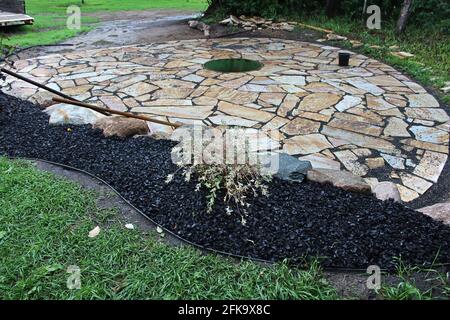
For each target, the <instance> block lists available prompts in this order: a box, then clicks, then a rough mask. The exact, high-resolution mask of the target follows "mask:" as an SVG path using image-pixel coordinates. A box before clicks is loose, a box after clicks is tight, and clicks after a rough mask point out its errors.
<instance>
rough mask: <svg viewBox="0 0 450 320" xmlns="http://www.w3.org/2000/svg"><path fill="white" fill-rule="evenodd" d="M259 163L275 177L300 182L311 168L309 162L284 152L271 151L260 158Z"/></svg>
mask: <svg viewBox="0 0 450 320" xmlns="http://www.w3.org/2000/svg"><path fill="white" fill-rule="evenodd" d="M260 161H261V165H262V167H263V169H264V170H267V171H268V173H271V174H274V175H275V176H276V177H278V178H280V179H283V180H289V181H297V182H302V181H303V180H304V179H305V177H306V173H307V172H308V170H311V169H312V165H311V162H309V161H302V160H299V159H297V158H295V157H293V156H291V155H288V154H286V153H272V154H269V155H265V156H263V157H261V158H260Z"/></svg>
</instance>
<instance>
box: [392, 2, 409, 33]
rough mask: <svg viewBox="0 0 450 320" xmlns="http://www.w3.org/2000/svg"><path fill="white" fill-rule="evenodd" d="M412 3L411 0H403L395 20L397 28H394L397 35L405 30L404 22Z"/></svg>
mask: <svg viewBox="0 0 450 320" xmlns="http://www.w3.org/2000/svg"><path fill="white" fill-rule="evenodd" d="M412 3H413V0H403V3H402V8H401V10H400V16H399V17H398V20H397V28H396V30H395V31H396V33H397V35H399V34H401V33H402V32H403V31H404V30H405V27H406V22H407V20H408V18H409V15H410V14H411V7H412Z"/></svg>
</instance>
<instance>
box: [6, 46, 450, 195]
mask: <svg viewBox="0 0 450 320" xmlns="http://www.w3.org/2000/svg"><path fill="white" fill-rule="evenodd" d="M338 50H339V49H338V48H335V47H330V46H324V45H319V44H312V43H305V42H297V41H290V40H279V39H253V38H252V39H248V38H236V39H215V40H206V39H200V40H180V41H169V42H164V43H154V44H149V45H135V46H125V47H118V48H107V49H96V50H88V51H81V52H73V53H67V54H63V55H61V54H53V55H48V56H44V57H38V58H34V59H29V60H19V61H17V62H16V63H15V67H16V68H17V70H18V72H19V73H20V74H22V75H25V76H30V75H31V76H32V78H33V79H34V80H36V81H39V82H41V83H44V84H47V85H48V86H50V87H52V88H54V89H56V90H60V91H62V92H64V93H66V94H69V95H71V96H73V97H75V98H77V99H79V100H82V101H89V102H92V103H96V104H98V105H100V106H104V107H108V108H111V109H115V110H123V111H132V112H135V113H142V114H148V115H152V116H154V117H155V118H158V119H164V120H169V121H172V122H175V121H178V122H183V123H190V124H192V123H201V124H206V125H210V126H212V125H237V126H243V127H252V128H257V129H262V130H264V131H267V132H268V137H267V138H268V139H270V140H271V141H273V142H274V143H273V146H274V148H275V149H282V150H283V151H284V152H286V153H288V154H291V155H295V156H298V157H299V158H300V159H305V160H309V161H311V163H312V165H313V167H315V168H331V169H339V168H340V169H346V170H348V171H350V172H352V173H354V174H356V175H358V176H361V177H364V178H365V180H366V181H367V182H368V183H369V184H371V185H376V184H377V183H378V182H381V181H393V182H394V183H396V184H397V187H398V189H399V191H400V194H401V198H402V200H403V201H411V200H413V199H415V198H418V197H419V196H420V195H421V194H423V193H425V192H426V191H427V190H428V189H429V188H430V187H431V186H432V185H433V183H436V182H437V180H438V178H439V175H440V173H441V171H442V169H443V167H444V164H445V162H446V160H447V156H448V151H449V146H448V141H449V130H450V119H449V116H448V115H447V113H446V112H445V110H444V109H442V108H441V107H440V105H439V103H438V101H437V100H436V99H435V98H434V97H433V96H432V95H430V94H428V93H427V92H426V91H425V89H424V88H423V87H421V86H420V85H418V84H417V83H415V82H414V81H412V80H410V79H409V78H408V77H406V76H404V75H403V74H401V73H400V72H398V71H396V70H395V69H393V68H392V67H390V66H387V65H385V64H383V63H380V62H378V61H376V60H373V59H370V58H368V57H366V56H363V55H359V54H353V55H352V57H351V60H350V64H351V66H350V67H339V66H338V65H337V54H338ZM239 57H243V58H249V59H255V60H258V61H261V62H262V63H264V67H263V68H262V69H261V70H258V71H253V72H247V73H226V74H221V73H217V72H213V71H208V70H205V69H203V67H202V65H203V64H204V63H205V62H207V61H209V60H211V59H219V58H239ZM4 86H5V87H4V91H6V92H8V93H10V94H13V95H15V96H18V97H21V98H25V99H31V100H33V101H37V102H42V101H44V100H46V99H48V98H49V95H48V94H47V93H46V92H43V91H41V90H37V89H36V88H35V87H33V86H31V85H28V84H26V83H24V82H22V81H20V80H16V79H14V78H12V77H8V78H7V79H6V82H5V83H4ZM268 130H270V131H268Z"/></svg>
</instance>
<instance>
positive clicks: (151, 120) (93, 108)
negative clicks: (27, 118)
mask: <svg viewBox="0 0 450 320" xmlns="http://www.w3.org/2000/svg"><path fill="white" fill-rule="evenodd" d="M53 101H55V102H60V103H67V104H73V105H75V106H79V107H84V108H88V109H92V110H95V111H98V112H101V111H107V112H109V113H111V114H117V115H121V116H124V117H128V118H135V119H140V120H144V121H149V122H154V123H158V124H164V125H167V126H171V127H173V128H179V127H181V124H179V123H171V122H168V121H163V120H157V119H153V118H150V117H147V116H143V115H137V114H134V113H131V112H124V111H117V110H110V109H106V108H102V107H97V106H94V105H92V104H88V103H85V102H80V101H74V100H68V99H62V98H57V97H55V98H53Z"/></svg>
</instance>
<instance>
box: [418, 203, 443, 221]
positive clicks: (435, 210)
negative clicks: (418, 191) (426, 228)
mask: <svg viewBox="0 0 450 320" xmlns="http://www.w3.org/2000/svg"><path fill="white" fill-rule="evenodd" d="M417 211H419V212H422V213H423V214H426V215H427V216H430V217H431V218H433V219H434V220H438V221H442V222H443V223H444V224H446V225H449V226H450V202H443V203H436V204H434V205H432V206H429V207H424V208H421V209H418V210H417Z"/></svg>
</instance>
